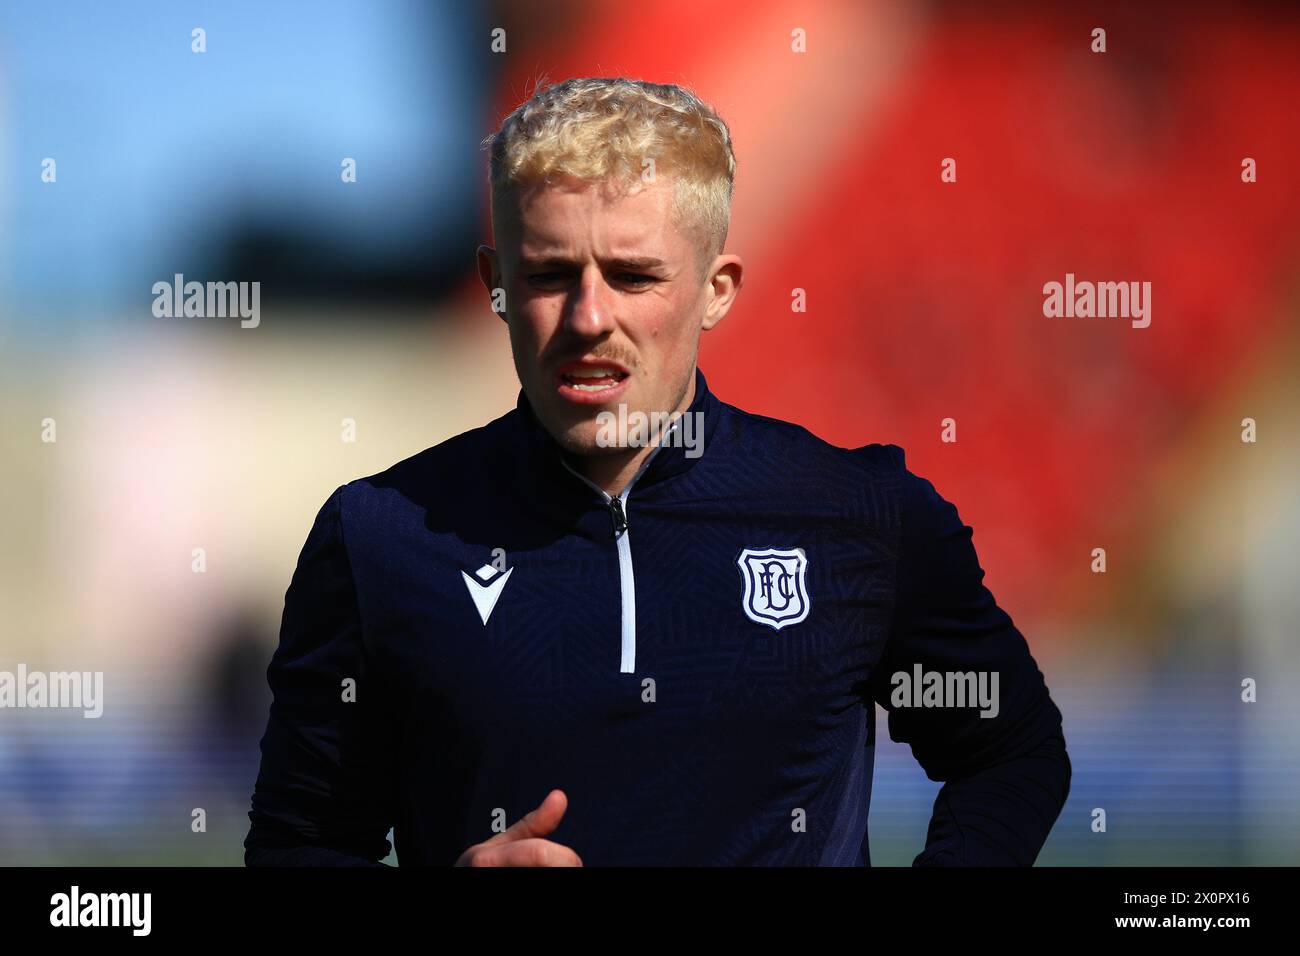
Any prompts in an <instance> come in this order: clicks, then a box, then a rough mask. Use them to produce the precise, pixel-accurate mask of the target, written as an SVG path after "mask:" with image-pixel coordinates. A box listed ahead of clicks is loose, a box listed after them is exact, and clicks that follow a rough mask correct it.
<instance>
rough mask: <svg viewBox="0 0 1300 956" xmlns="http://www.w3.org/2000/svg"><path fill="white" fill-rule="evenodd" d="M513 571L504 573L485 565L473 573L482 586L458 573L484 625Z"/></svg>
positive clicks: (467, 576)
mask: <svg viewBox="0 0 1300 956" xmlns="http://www.w3.org/2000/svg"><path fill="white" fill-rule="evenodd" d="M514 571H515V569H514V568H511V569H510V570H509V571H504V572H503V571H498V570H497V569H496V568H494V567H492V565H490V564H485V565H483V567H481V568H479V569H478V570H477V571H475V572H474V577H476V578H478V579H479V581H482V582H483V583H482V584H480V583H479V581H475V580H474V578H471V577H470V576H469V575H468V574H466V573H465V572H464V571H462V572H460V576H461V577H462V578H464V579H465V587H467V588H469V596H470V597H471V598H473V599H474V606H475V607H476V608H478V616H479V617H481V618H482V619H483V623H484V624H486V623H487V622H488V618H489V617H491V616H492V609H493V608H494V607H496V606H497V600H498V599H499V598H500V597H501V592H502V591H504V590H505V589H506V581H507V580H508V579H509V577H510V575H512V574H514ZM489 582H490V583H489Z"/></svg>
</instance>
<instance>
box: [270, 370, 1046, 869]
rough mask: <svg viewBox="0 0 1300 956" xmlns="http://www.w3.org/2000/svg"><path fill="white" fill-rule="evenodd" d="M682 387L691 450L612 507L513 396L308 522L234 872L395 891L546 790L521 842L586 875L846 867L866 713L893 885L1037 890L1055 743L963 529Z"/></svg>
mask: <svg viewBox="0 0 1300 956" xmlns="http://www.w3.org/2000/svg"><path fill="white" fill-rule="evenodd" d="M695 387H696V394H695V399H694V401H693V403H692V405H691V407H690V409H689V413H699V415H698V417H696V418H694V419H693V421H694V422H702V431H701V433H699V434H696V435H695V437H694V439H692V437H691V435H690V433H689V432H687V431H686V426H685V424H684V420H683V421H681V422H678V423H677V425H676V426H674V428H673V430H672V431H670V432H669V433H668V434H667V436H666V437H665V438H664V439H663V440H662V441H661V444H660V447H658V448H656V449H655V451H654V452H653V454H652V455H651V456H650V457H649V458H648V460H647V463H646V464H645V465H644V466H643V467H642V470H641V472H640V473H639V474H638V476H637V477H636V478H635V479H634V480H633V482H632V483H631V484H630V485H629V486H628V488H627V489H626V490H625V491H624V492H623V494H622V495H620V496H618V497H617V498H611V497H610V496H609V495H607V494H606V493H605V492H603V491H601V490H600V489H599V488H598V487H597V486H595V485H593V484H591V483H590V482H588V481H587V480H586V479H585V478H583V477H581V476H579V475H578V473H577V472H576V471H575V470H574V469H573V468H572V467H570V464H569V460H568V459H567V458H566V454H565V453H563V452H561V450H560V447H559V446H558V444H557V443H556V442H555V441H554V440H553V439H552V438H551V436H550V435H549V434H548V433H547V432H546V430H545V429H544V428H543V426H542V425H541V423H540V422H539V421H538V419H537V418H536V416H535V414H534V413H533V411H532V409H531V407H530V405H529V403H528V400H527V398H526V397H525V395H524V393H523V392H522V391H520V393H519V399H518V403H517V407H516V408H515V409H514V410H512V411H510V412H509V413H507V414H506V415H503V416H502V417H500V418H498V419H496V420H495V421H493V422H490V423H489V424H487V425H485V426H483V427H481V428H476V429H473V430H471V431H468V432H465V433H463V434H461V435H458V436H456V437H454V438H451V439H449V440H447V441H445V442H442V443H441V444H439V445H436V446H435V447H433V448H429V449H427V450H425V451H423V452H421V453H419V454H417V455H414V456H413V457H411V458H408V459H406V460H404V461H402V462H399V463H398V464H396V465H394V466H393V467H391V468H389V469H388V470H386V471H384V472H382V473H380V474H377V475H373V476H371V477H368V478H362V479H358V480H356V481H352V482H349V483H348V484H346V485H343V486H341V487H340V488H338V489H337V490H336V491H335V492H334V493H333V494H332V495H330V497H329V499H328V500H327V501H326V502H325V504H324V506H323V507H322V508H321V509H320V512H319V514H318V515H317V517H316V520H315V524H314V526H313V527H312V529H311V532H310V534H309V535H308V537H307V541H306V544H305V546H304V547H303V550H302V554H301V556H300V558H299V560H298V565H297V569H296V570H295V572H294V574H293V578H292V581H291V583H290V585H289V589H288V592H287V593H286V595H285V607H284V615H283V620H282V625H281V633H280V643H279V647H278V649H277V650H276V652H275V654H274V656H273V658H272V660H271V664H270V667H269V669H268V679H269V682H270V685H271V690H272V692H273V694H274V702H273V704H272V706H271V712H270V719H269V722H268V724H267V729H266V733H265V735H264V737H263V738H262V742H261V750H262V758H261V768H260V771H259V774H258V777H257V782H256V787H255V792H254V794H253V798H252V810H251V812H250V813H249V817H250V820H251V822H252V826H251V828H250V831H249V834H248V837H247V839H246V840H245V848H246V849H245V862H246V863H247V864H248V865H273V864H291V865H292V864H307V865H322V864H340V865H347V864H351V865H365V864H375V863H377V862H378V861H379V860H381V859H383V858H384V857H385V856H386V855H387V854H388V852H389V850H390V845H389V842H388V840H387V835H388V833H389V830H390V828H391V829H392V832H393V842H394V844H395V849H396V851H397V857H398V860H399V863H400V864H402V865H412V864H415V865H451V864H453V863H454V862H455V861H456V860H457V858H458V857H459V856H460V854H461V853H462V852H463V851H464V850H465V849H466V848H468V847H469V846H471V845H472V844H475V843H479V842H482V841H483V840H486V839H488V838H489V837H491V836H492V835H493V834H494V833H495V832H497V831H498V830H499V829H501V827H503V826H506V825H509V824H512V823H514V822H515V821H517V820H518V819H519V818H520V817H521V816H522V815H523V814H525V813H527V812H528V811H530V810H532V809H534V808H535V807H536V806H537V805H538V804H539V803H541V802H542V800H543V799H544V798H545V796H546V794H547V793H548V792H549V791H550V790H551V789H552V788H559V789H562V790H564V791H565V793H566V794H567V796H568V809H567V811H566V813H565V815H564V817H563V819H562V821H561V823H560V825H559V826H558V828H557V829H556V830H555V831H554V832H553V833H552V834H551V835H550V836H549V839H551V840H554V841H556V842H558V843H562V844H564V845H566V846H569V847H571V848H572V849H573V850H574V851H576V852H577V853H578V855H579V856H580V857H581V859H582V861H583V862H584V864H586V865H588V866H591V865H814V866H815V865H832V866H864V865H870V855H869V851H868V845H867V811H868V806H869V802H870V796H871V776H872V758H873V754H874V743H875V706H874V705H875V704H876V703H879V704H880V705H881V706H882V707H884V708H885V709H886V710H887V711H888V712H889V733H890V737H891V738H892V739H893V740H895V741H900V742H906V743H908V744H910V745H911V749H912V753H913V754H914V756H915V757H916V759H917V760H918V761H919V762H920V764H921V766H922V767H923V768H924V769H925V772H926V774H927V775H928V776H929V777H930V778H931V779H932V780H936V781H944V785H943V787H942V788H941V789H940V791H939V795H938V797H937V799H936V800H935V804H934V809H933V814H932V818H931V822H930V827H929V831H928V833H927V835H926V839H925V846H924V849H923V851H922V852H920V854H919V855H918V856H917V857H916V859H915V861H914V863H915V864H916V865H983V864H995V865H1029V864H1031V863H1033V862H1034V860H1035V858H1036V856H1037V854H1038V852H1039V850H1040V849H1041V848H1042V845H1043V843H1044V841H1045V840H1046V838H1047V835H1048V832H1049V831H1050V829H1051V827H1052V825H1053V823H1054V822H1055V820H1056V818H1057V815H1058V814H1059V812H1060V809H1061V807H1062V805H1063V804H1064V802H1065V798H1066V795H1067V793H1068V791H1069V783H1070V773H1071V768H1070V762H1069V758H1068V756H1067V754H1066V750H1065V740H1064V737H1063V734H1062V723H1061V714H1060V711H1059V710H1058V709H1057V707H1056V706H1055V704H1054V703H1053V701H1052V700H1051V698H1050V696H1049V694H1048V690H1047V687H1046V685H1045V683H1044V680H1043V676H1042V674H1041V673H1040V671H1039V669H1038V667H1037V665H1036V664H1035V661H1034V659H1033V657H1032V656H1031V655H1030V652H1029V648H1028V646H1027V645H1026V643H1025V640H1024V638H1023V637H1022V635H1021V634H1020V632H1019V631H1018V630H1017V629H1016V627H1015V626H1014V625H1013V623H1012V621H1011V619H1010V617H1009V616H1008V615H1007V614H1006V613H1005V612H1004V611H1003V610H1001V609H1000V608H999V607H998V605H997V603H996V602H995V600H994V598H993V595H992V594H991V593H990V592H989V591H988V589H987V588H986V587H985V586H984V585H983V583H982V581H983V577H984V572H983V571H982V570H981V568H980V566H979V563H978V560H977V558H976V553H975V550H974V547H973V545H972V541H971V529H970V528H969V527H968V526H966V525H964V524H963V523H962V521H961V519H960V518H959V517H958V514H957V510H956V509H955V508H954V507H953V505H952V504H950V503H948V502H947V501H945V500H944V499H943V498H942V497H941V496H940V495H939V494H938V493H937V492H936V490H935V488H934V486H933V485H932V484H931V483H930V482H929V481H926V480H925V479H923V478H920V477H917V476H916V475H914V474H912V473H911V472H910V471H908V470H907V468H906V466H905V463H904V457H903V451H902V449H900V448H899V447H897V446H895V445H880V444H870V445H865V446H863V447H861V448H856V449H844V448H838V447H835V446H833V445H830V444H828V443H827V442H825V441H822V440H821V439H819V438H817V437H816V436H815V435H813V434H812V433H810V432H809V431H807V430H806V429H804V428H802V427H800V426H798V425H795V424H792V423H789V422H784V421H780V420H777V419H773V418H766V417H762V416H759V415H754V414H750V413H748V412H745V411H742V410H740V409H738V408H736V407H734V406H732V405H729V404H726V403H725V402H722V401H720V400H719V399H718V398H717V397H716V396H715V395H713V394H712V393H711V392H710V391H709V388H708V385H707V383H706V382H705V379H704V375H703V373H701V372H700V371H699V370H698V369H697V370H696V372H695ZM700 438H702V442H700V443H699V444H697V445H695V446H694V447H692V443H693V442H694V441H695V440H698V439H700ZM700 451H702V454H701V453H699V452H700ZM933 675H938V676H937V678H936V677H934V676H933ZM953 675H957V676H956V677H953ZM981 675H982V676H981ZM991 675H996V684H993V682H992V677H991ZM977 678H978V679H981V680H985V683H984V684H983V687H984V688H985V690H986V691H987V690H989V689H991V688H996V691H997V693H996V695H995V700H996V706H989V704H988V700H989V698H988V697H987V696H986V698H985V699H984V702H983V703H979V702H977V701H976V700H975V697H976V696H977V695H976V693H975V687H976V679H977ZM963 687H964V688H965V691H966V694H965V698H964V701H963V699H962V698H961V697H959V696H958V691H960V690H961V689H962V688H963ZM923 691H924V693H923ZM945 694H946V696H945ZM936 702H937V703H939V704H946V706H933V705H934V704H935V703H936ZM993 712H995V714H994V713H993ZM982 714H989V716H982ZM919 842H920V834H918V845H919Z"/></svg>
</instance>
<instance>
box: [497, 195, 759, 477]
mask: <svg viewBox="0 0 1300 956" xmlns="http://www.w3.org/2000/svg"><path fill="white" fill-rule="evenodd" d="M672 195H673V185H672V181H671V180H670V179H668V178H667V177H665V176H662V175H661V176H660V177H659V178H658V179H657V180H656V181H655V182H654V183H640V184H638V186H637V187H636V188H635V189H634V190H633V191H621V192H620V191H619V190H617V189H614V188H610V186H609V184H606V183H594V184H593V183H582V182H578V181H574V180H569V181H565V182H562V183H557V184H551V185H536V186H531V187H526V188H524V189H517V190H515V192H514V194H513V196H512V198H511V200H510V202H509V203H507V204H506V207H505V208H502V209H498V210H497V220H496V223H495V227H496V233H497V236H496V238H497V243H498V248H497V249H496V250H495V251H494V250H491V249H488V248H487V247H482V248H480V250H479V273H480V276H481V277H482V278H483V281H484V283H485V284H487V285H488V287H489V289H491V288H496V287H497V286H498V285H499V286H500V287H501V288H503V289H504V290H505V305H506V318H507V322H508V324H509V328H510V345H511V349H512V350H513V352H514V361H515V370H516V371H517V372H518V375H519V381H520V384H521V385H522V387H523V390H524V393H525V394H526V395H527V396H528V400H529V402H530V403H531V404H532V407H533V409H534V411H535V412H536V413H537V416H538V418H539V419H540V420H541V422H542V424H543V425H545V426H546V429H547V431H549V432H550V433H551V435H552V436H554V438H555V439H556V441H558V442H559V443H560V444H561V445H562V446H563V447H564V448H566V449H567V450H569V451H571V452H573V453H575V454H580V455H601V454H619V453H626V450H621V449H619V448H616V447H602V446H601V445H599V444H598V443H597V434H598V432H599V431H600V422H599V421H598V420H597V417H596V416H597V415H598V414H599V413H600V412H602V411H612V412H615V413H617V411H618V407H619V405H620V404H625V405H626V406H627V412H628V413H629V414H630V413H632V412H635V411H642V412H646V413H651V412H673V411H679V410H683V409H684V408H685V407H686V406H687V405H688V404H689V403H690V401H691V399H692V398H693V396H694V371H695V361H696V355H697V353H698V349H699V339H700V332H701V330H702V329H705V328H710V327H712V326H713V325H714V324H716V322H718V321H719V320H720V319H721V318H722V315H723V314H724V313H725V312H726V310H727V307H728V306H729V304H730V301H731V298H732V297H733V296H734V292H735V287H738V284H739V283H738V279H739V260H735V265H734V266H733V265H732V264H731V261H730V260H733V259H735V257H724V256H719V257H717V258H716V259H714V260H713V261H712V262H709V263H705V265H706V266H707V268H704V269H702V268H701V261H702V258H703V256H704V255H705V253H704V250H703V249H702V248H701V246H700V243H701V242H702V239H701V237H700V236H698V235H696V234H694V233H693V232H690V231H683V230H682V229H681V228H680V227H679V224H678V223H677V222H676V221H675V219H674V217H673V216H672V212H671V200H672ZM720 264H721V266H722V271H723V273H724V275H723V277H722V279H721V291H722V292H723V293H724V294H722V295H719V279H718V278H717V276H716V275H715V273H716V272H717V271H718V267H719V265H720Z"/></svg>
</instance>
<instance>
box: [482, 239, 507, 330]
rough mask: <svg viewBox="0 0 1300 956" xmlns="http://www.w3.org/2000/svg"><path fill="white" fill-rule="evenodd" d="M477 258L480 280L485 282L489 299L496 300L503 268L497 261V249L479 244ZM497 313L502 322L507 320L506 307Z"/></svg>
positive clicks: (484, 285)
mask: <svg viewBox="0 0 1300 956" xmlns="http://www.w3.org/2000/svg"><path fill="white" fill-rule="evenodd" d="M475 258H476V260H477V266H478V277H479V280H480V281H481V282H482V283H483V287H484V288H485V289H487V291H488V298H489V300H493V301H494V300H495V299H496V296H497V291H496V290H497V289H499V288H501V268H500V264H499V262H498V261H497V251H496V250H495V249H493V248H492V247H491V246H486V245H484V246H479V247H478V252H477V254H476V256H475ZM493 311H496V310H495V309H494V310H493ZM497 315H498V316H499V317H500V318H501V321H502V322H505V321H506V313H505V310H504V309H503V310H502V311H501V312H498V313H497Z"/></svg>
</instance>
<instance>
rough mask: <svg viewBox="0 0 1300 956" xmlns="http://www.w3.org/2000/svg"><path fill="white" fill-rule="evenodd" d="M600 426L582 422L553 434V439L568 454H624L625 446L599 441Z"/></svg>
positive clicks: (593, 455) (582, 455)
mask: <svg viewBox="0 0 1300 956" xmlns="http://www.w3.org/2000/svg"><path fill="white" fill-rule="evenodd" d="M600 434H601V432H600V427H599V426H598V425H597V424H596V423H595V422H582V423H580V424H578V425H574V426H572V427H570V428H567V429H563V430H562V431H560V432H559V434H554V436H553V437H554V438H555V441H556V442H557V443H558V444H559V446H560V447H561V448H563V449H564V450H565V451H566V452H568V453H569V454H570V455H578V456H580V457H583V458H612V457H614V456H616V455H626V454H627V453H628V451H629V449H627V448H620V447H618V446H617V445H610V444H607V443H602V442H601V441H600Z"/></svg>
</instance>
